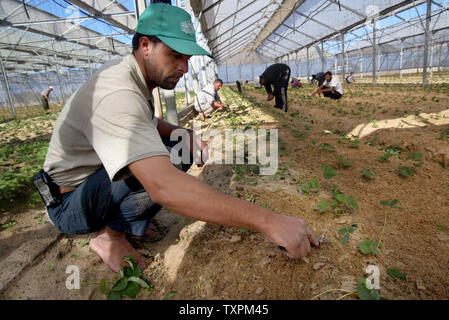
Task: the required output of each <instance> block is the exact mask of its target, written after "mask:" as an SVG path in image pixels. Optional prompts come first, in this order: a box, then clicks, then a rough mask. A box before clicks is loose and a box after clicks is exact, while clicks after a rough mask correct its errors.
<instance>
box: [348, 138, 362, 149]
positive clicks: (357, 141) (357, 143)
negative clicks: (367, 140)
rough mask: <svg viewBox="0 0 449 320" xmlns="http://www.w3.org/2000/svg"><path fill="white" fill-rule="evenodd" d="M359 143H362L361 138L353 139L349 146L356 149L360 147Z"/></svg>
mask: <svg viewBox="0 0 449 320" xmlns="http://www.w3.org/2000/svg"><path fill="white" fill-rule="evenodd" d="M359 145H360V140H353V141H352V142H351V143H350V144H349V147H350V148H354V149H355V148H358V147H359Z"/></svg>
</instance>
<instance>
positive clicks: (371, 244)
mask: <svg viewBox="0 0 449 320" xmlns="http://www.w3.org/2000/svg"><path fill="white" fill-rule="evenodd" d="M357 245H358V246H359V249H360V252H362V253H363V254H374V255H376V254H378V253H379V250H378V246H379V243H378V242H377V241H374V240H371V239H368V240H365V241H361V242H359V243H358V244H357Z"/></svg>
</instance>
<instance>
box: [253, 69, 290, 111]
mask: <svg viewBox="0 0 449 320" xmlns="http://www.w3.org/2000/svg"><path fill="white" fill-rule="evenodd" d="M289 79H290V67H289V66H288V65H286V64H283V63H275V64H273V65H271V66H269V67H268V68H267V69H266V70H265V71H264V73H262V75H261V76H260V80H259V82H260V84H261V85H262V86H264V87H265V90H266V91H267V94H268V97H267V100H268V101H271V100H273V98H275V101H276V104H275V106H274V107H275V108H278V109H281V110H282V111H284V112H287V89H288V81H289ZM271 86H273V87H274V95H273V90H272V88H271Z"/></svg>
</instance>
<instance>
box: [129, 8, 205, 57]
mask: <svg viewBox="0 0 449 320" xmlns="http://www.w3.org/2000/svg"><path fill="white" fill-rule="evenodd" d="M136 32H138V33H141V34H144V35H147V36H156V37H158V38H159V39H160V40H161V41H162V42H164V43H165V44H166V45H167V46H169V47H170V48H172V49H173V50H175V51H177V52H179V53H182V54H185V55H191V56H195V55H207V56H209V57H211V58H213V56H212V55H211V54H210V53H209V52H207V51H206V50H205V49H203V48H202V47H201V46H200V45H198V44H197V43H196V37H195V28H194V27H193V24H192V20H191V18H190V15H189V13H188V12H187V11H185V10H184V9H181V8H179V7H176V6H171V5H169V4H164V3H154V4H151V5H149V6H148V8H146V9H145V11H144V12H143V13H142V15H141V16H140V18H139V21H138V23H137V28H136Z"/></svg>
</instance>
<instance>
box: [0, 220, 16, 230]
mask: <svg viewBox="0 0 449 320" xmlns="http://www.w3.org/2000/svg"><path fill="white" fill-rule="evenodd" d="M16 224H17V222H16V221H10V222H8V223H5V224H2V228H3V229H8V228H12V227H14V226H15V225H16Z"/></svg>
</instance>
